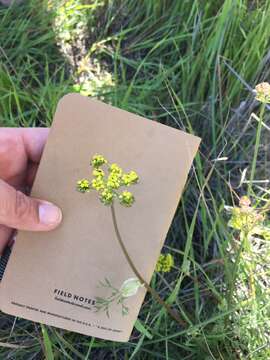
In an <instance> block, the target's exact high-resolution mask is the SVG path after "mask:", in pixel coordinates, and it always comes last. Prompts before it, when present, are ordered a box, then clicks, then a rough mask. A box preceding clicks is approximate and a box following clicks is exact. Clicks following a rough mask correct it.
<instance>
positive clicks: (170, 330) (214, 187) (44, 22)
mask: <svg viewBox="0 0 270 360" xmlns="http://www.w3.org/2000/svg"><path fill="white" fill-rule="evenodd" d="M37 4H38V6H37ZM269 16H270V3H268V2H254V1H247V0H243V1H240V0H237V1H234V0H225V1H207V0H205V1H203V2H202V1H197V0H195V1H193V2H187V1H176V0H173V1H163V0H158V1H157V0H155V1H154V0H147V1H146V0H142V1H139V2H138V1H128V0H112V1H105V0H104V1H102V0H95V1H88V2H86V1H83V0H70V1H68V2H66V1H57V2H56V1H49V2H47V1H43V2H42V6H41V5H40V2H37V0H32V1H26V2H25V3H24V4H22V5H19V6H12V7H11V8H4V7H1V6H0V44H1V45H0V60H1V61H0V121H1V125H2V126H40V125H43V126H44V125H46V126H49V124H50V122H51V119H52V115H53V113H54V110H55V106H56V104H57V102H58V99H59V98H60V97H61V96H62V95H64V94H65V93H67V92H70V91H78V92H81V93H82V94H84V95H88V96H95V97H98V98H100V99H102V100H104V101H106V102H108V103H111V104H113V105H116V106H118V107H121V108H123V109H127V110H129V111H132V112H135V113H137V114H140V115H143V116H146V117H148V118H150V119H152V120H154V121H159V122H161V123H164V124H167V125H170V126H173V127H175V128H180V129H186V130H187V131H189V132H191V133H194V134H196V135H199V136H201V137H202V140H203V141H202V146H201V151H200V153H199V154H198V155H197V157H196V159H195V162H194V167H193V170H192V172H191V174H190V177H189V180H188V184H187V187H186V191H185V193H184V196H183V198H182V200H181V203H180V205H179V208H178V210H177V212H176V216H175V219H174V221H173V223H172V226H171V229H170V232H169V234H168V236H167V240H166V243H165V247H164V251H163V253H166V254H167V253H169V254H171V255H172V257H173V259H174V265H173V266H172V268H171V271H169V272H166V273H163V272H156V273H155V274H154V276H153V278H152V282H151V286H152V287H153V288H155V289H156V290H157V291H158V292H159V293H160V294H161V295H162V297H163V298H164V299H166V301H167V302H168V304H170V306H172V307H174V308H175V309H176V310H177V312H178V313H179V314H181V316H182V318H183V319H184V320H185V322H186V324H187V326H185V327H184V326H183V327H180V326H178V325H177V324H176V323H175V322H174V321H173V320H172V319H171V318H170V317H169V316H167V315H166V312H165V311H163V310H162V309H161V308H160V306H159V305H158V304H157V303H156V302H155V301H153V300H152V299H151V298H150V297H147V298H146V300H145V302H144V305H143V307H142V309H141V312H140V317H139V320H138V322H137V323H136V326H135V327H136V328H135V330H134V333H133V335H132V337H131V339H130V341H129V342H128V343H126V344H119V343H113V342H106V341H102V340H98V339H94V338H92V339H91V338H89V337H86V336H80V335H77V334H73V333H68V332H64V331H61V330H56V329H53V328H49V327H43V328H41V327H40V326H39V325H36V324H33V323H30V322H28V321H25V320H22V319H13V318H12V317H8V316H5V315H1V317H0V322H1V327H0V329H1V330H0V341H1V343H2V347H1V349H0V358H4V359H5V358H16V359H25V358H27V359H35V358H36V359H38V358H40V357H42V356H44V355H42V354H46V356H47V358H51V357H52V356H53V357H54V358H55V359H62V358H64V359H65V358H66V359H92V358H93V359H103V358H106V359H142V360H143V359H166V360H167V359H170V360H174V359H176V360H177V359H221V360H222V359H252V360H257V359H258V360H259V359H267V358H269V357H270V354H269V347H270V346H269V342H270V339H269V321H270V320H269V319H270V314H269V303H270V302H269V300H270V299H269V290H268V288H269V266H268V259H269V216H268V210H269V189H268V187H269V183H268V179H269V169H268V167H267V165H268V158H267V154H268V152H269V145H268V141H267V140H268V135H269V127H268V125H267V121H268V119H269V105H268V104H266V105H265V107H264V111H263V112H261V111H260V107H261V104H260V103H259V102H258V101H257V100H256V99H255V96H254V93H253V89H254V88H255V86H256V85H257V84H258V83H259V82H262V81H269V76H270V74H269V35H270V34H269V33H270V27H269V25H268V22H269V20H268V19H269ZM244 195H248V199H249V200H248V201H246V203H245V202H244V203H243V197H242V196H244ZM240 199H241V201H242V202H241V201H240V203H239V200H240ZM249 201H250V202H249ZM243 204H244V205H243ZM247 204H248V205H247ZM243 206H244V212H243ZM245 212H246V213H245ZM243 213H244V216H243ZM240 215H241V216H242V217H243V218H242V220H241V221H242V222H241V221H240V218H241V216H240ZM257 216H258V218H257ZM253 217H254V218H253ZM250 218H251V219H253V220H254V221H255V220H256V221H258V223H256V221H255V223H256V226H254V227H253V226H252V227H251V228H250V227H248V231H247V227H246V224H245V222H243V219H246V220H245V221H247V220H248V219H250ZM239 221H240V223H239ZM239 224H240V225H239ZM254 229H256V232H255V231H254Z"/></svg>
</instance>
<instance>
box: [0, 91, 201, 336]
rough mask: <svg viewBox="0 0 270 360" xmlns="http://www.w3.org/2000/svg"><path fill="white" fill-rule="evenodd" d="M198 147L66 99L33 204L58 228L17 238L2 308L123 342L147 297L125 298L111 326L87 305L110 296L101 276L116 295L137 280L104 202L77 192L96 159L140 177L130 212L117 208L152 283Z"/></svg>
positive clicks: (161, 129)
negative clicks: (58, 218) (46, 209)
mask: <svg viewBox="0 0 270 360" xmlns="http://www.w3.org/2000/svg"><path fill="white" fill-rule="evenodd" d="M199 142H200V140H199V138H197V137H195V136H192V135H188V134H186V133H184V132H182V131H179V130H176V129H173V128H171V127H168V126H165V125H162V124H158V123H156V122H154V121H150V120H147V119H144V118H142V117H140V116H137V115H134V114H131V113H129V112H126V111H123V110H120V109H117V108H115V107H112V106H109V105H106V104H104V103H102V102H100V101H96V100H91V99H89V98H86V97H83V96H81V95H78V94H69V95H66V96H65V97H64V98H63V99H62V100H61V101H60V103H59V105H58V108H57V111H56V115H55V118H54V121H53V125H52V128H51V131H50V135H49V138H48V142H47V144H46V147H45V150H44V153H43V156H42V160H41V163H40V166H39V170H38V173H37V176H36V179H35V183H34V186H33V189H32V195H33V196H35V197H38V198H41V199H47V200H49V201H52V202H54V203H56V204H57V205H58V206H60V207H61V209H62V211H63V222H62V224H61V225H60V226H59V227H58V228H57V229H56V230H53V231H51V232H48V233H32V232H26V231H25V232H24V231H21V232H19V234H18V236H17V240H16V243H15V246H14V248H13V251H12V255H11V258H10V260H9V263H8V266H7V269H6V272H5V275H4V278H3V281H2V283H1V297H0V308H1V310H2V311H4V312H6V313H9V314H12V315H16V316H19V317H23V318H26V319H30V320H33V321H37V322H41V323H45V324H49V325H53V326H56V327H59V328H63V329H68V330H72V331H76V332H79V333H83V334H87V335H91V336H95V337H99V338H103V339H109V340H116V341H127V340H128V339H129V337H130V334H131V331H132V328H133V325H134V322H135V320H136V318H137V316H138V313H139V310H140V307H141V304H142V302H143V299H144V296H145V289H144V288H140V289H139V291H138V293H137V294H136V295H135V296H133V297H130V298H128V299H127V305H128V307H129V309H130V311H129V314H128V315H126V316H122V314H121V311H120V308H119V306H117V305H114V306H113V307H112V310H111V313H110V317H109V318H108V317H107V316H106V314H105V313H100V312H98V313H97V312H95V311H93V307H91V304H89V301H88V300H87V299H95V297H96V296H106V295H109V294H108V291H107V289H105V288H102V287H98V283H99V281H100V280H101V281H102V280H104V278H105V277H106V278H108V279H109V280H110V281H111V283H112V284H113V285H114V286H115V287H117V288H120V286H121V284H122V283H123V281H124V280H126V279H128V278H131V277H134V274H133V272H132V270H131V269H130V267H129V265H128V263H127V261H126V259H125V257H124V255H123V253H122V251H121V249H120V247H119V244H118V242H117V239H116V236H115V232H114V228H113V223H112V218H111V213H110V208H109V207H106V206H104V205H102V204H101V203H100V201H99V200H98V197H97V194H96V192H94V191H93V192H90V193H87V194H81V193H79V192H78V191H76V190H75V188H76V182H77V180H78V179H81V178H84V177H88V178H89V177H90V166H89V163H90V158H91V157H92V156H93V155H94V154H96V153H98V154H102V155H104V156H105V157H106V158H107V159H108V160H109V161H110V162H116V163H117V164H119V165H120V166H121V167H122V168H123V169H124V171H129V170H135V171H136V172H137V173H138V174H139V177H140V183H139V184H137V185H135V186H132V192H133V193H134V195H135V197H136V202H135V204H134V205H133V206H132V207H131V208H125V207H122V206H121V205H118V204H116V206H115V207H116V216H117V219H118V223H119V228H120V232H121V235H122V237H123V240H124V242H125V244H126V247H127V249H128V251H129V253H130V255H131V257H132V259H133V261H134V263H135V264H136V266H137V268H138V269H139V270H140V272H141V273H142V274H143V275H144V277H145V279H146V280H148V281H150V279H151V276H152V274H153V271H154V269H155V265H156V262H157V259H158V256H159V253H160V251H161V248H162V245H163V242H164V240H165V237H166V234H167V231H168V229H169V226H170V224H171V221H172V218H173V215H174V213H175V210H176V207H177V204H178V202H179V198H180V195H181V192H182V190H183V187H184V184H185V181H186V178H187V174H188V172H189V169H190V166H191V163H192V160H193V157H194V155H195V153H196V151H197V148H198V145H199ZM56 289H58V290H59V293H58V295H59V294H60V295H59V296H58V300H56V299H55V297H56V294H55V290H56ZM75 296H76V298H75ZM78 298H79V299H78ZM59 299H60V300H59ZM74 299H76V300H74ZM90 303H91V301H90ZM81 305H82V306H81ZM83 306H84V307H83Z"/></svg>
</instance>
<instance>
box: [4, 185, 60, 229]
mask: <svg viewBox="0 0 270 360" xmlns="http://www.w3.org/2000/svg"><path fill="white" fill-rule="evenodd" d="M61 220H62V213H61V210H60V209H59V208H58V207H57V206H55V205H53V204H52V203H49V202H47V201H42V200H39V199H35V198H31V197H29V196H26V195H25V194H23V193H22V192H21V191H18V190H16V189H14V188H13V187H12V186H10V185H8V184H7V183H6V182H4V181H3V180H1V179H0V224H2V225H6V226H8V227H11V228H15V229H20V230H29V231H46V230H52V229H54V228H55V227H56V226H57V225H59V223H60V222H61Z"/></svg>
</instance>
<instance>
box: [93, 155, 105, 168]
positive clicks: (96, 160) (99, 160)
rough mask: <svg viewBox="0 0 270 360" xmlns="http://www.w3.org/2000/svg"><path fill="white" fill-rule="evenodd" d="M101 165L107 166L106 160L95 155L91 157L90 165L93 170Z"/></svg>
mask: <svg viewBox="0 0 270 360" xmlns="http://www.w3.org/2000/svg"><path fill="white" fill-rule="evenodd" d="M103 164H107V160H106V159H105V157H104V156H102V155H98V154H96V155H94V156H93V157H92V159H91V165H92V166H94V167H95V168H98V167H100V166H101V165H103Z"/></svg>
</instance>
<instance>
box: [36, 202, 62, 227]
mask: <svg viewBox="0 0 270 360" xmlns="http://www.w3.org/2000/svg"><path fill="white" fill-rule="evenodd" d="M38 213H39V221H40V222H41V223H42V224H44V225H56V224H58V223H60V221H61V219H62V212H61V210H60V209H59V208H58V207H57V206H55V205H53V204H51V203H41V204H40V205H39V209H38Z"/></svg>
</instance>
